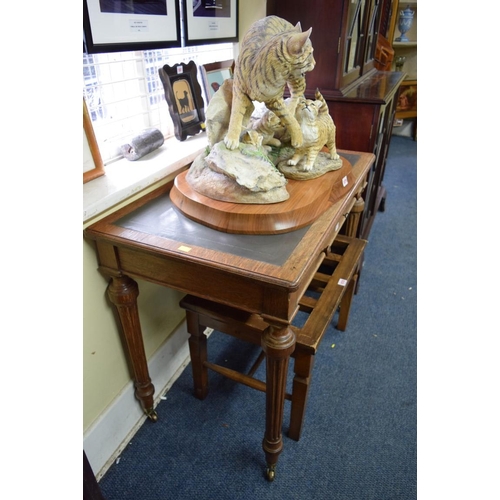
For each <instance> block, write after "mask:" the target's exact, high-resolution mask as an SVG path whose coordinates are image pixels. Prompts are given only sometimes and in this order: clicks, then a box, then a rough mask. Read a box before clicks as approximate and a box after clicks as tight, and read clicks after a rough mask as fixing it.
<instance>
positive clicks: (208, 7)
mask: <svg viewBox="0 0 500 500" xmlns="http://www.w3.org/2000/svg"><path fill="white" fill-rule="evenodd" d="M183 14H184V16H183V22H184V33H185V36H186V45H205V44H209V43H223V42H237V41H238V0H185V1H184V12H183Z"/></svg>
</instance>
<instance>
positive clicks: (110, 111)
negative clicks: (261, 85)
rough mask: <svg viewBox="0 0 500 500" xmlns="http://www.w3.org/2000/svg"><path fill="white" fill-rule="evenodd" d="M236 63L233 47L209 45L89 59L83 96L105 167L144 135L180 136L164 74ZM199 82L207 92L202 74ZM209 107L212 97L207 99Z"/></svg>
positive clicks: (85, 65)
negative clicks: (152, 131) (183, 66)
mask: <svg viewBox="0 0 500 500" xmlns="http://www.w3.org/2000/svg"><path fill="white" fill-rule="evenodd" d="M231 59H233V44H232V43H225V44H215V45H203V46H199V47H184V48H175V49H160V50H146V51H135V52H134V51H132V52H115V53H105V54H83V96H84V98H85V101H86V103H87V107H88V109H89V114H90V116H91V118H92V124H93V127H94V132H95V135H96V138H97V142H98V144H99V150H100V153H101V157H102V159H103V162H104V164H105V165H106V164H109V163H111V162H112V161H114V160H116V159H118V158H120V153H119V148H120V146H121V145H122V144H125V143H126V142H127V141H128V140H130V139H131V138H132V137H134V136H136V135H138V134H139V133H140V132H142V131H143V130H144V129H147V128H157V129H159V130H161V131H162V133H163V135H164V136H165V137H166V138H167V137H170V136H173V135H174V128H173V123H172V120H171V118H170V114H169V111H168V105H167V102H166V100H165V92H164V88H163V84H162V83H161V81H160V77H159V75H158V70H159V69H160V68H161V67H162V66H164V65H165V64H168V65H170V66H173V65H175V64H179V63H181V62H184V63H188V62H189V61H195V63H196V65H197V66H198V67H199V66H200V65H202V64H208V63H211V62H217V61H226V60H231ZM198 81H199V83H200V86H201V87H202V89H203V92H204V88H203V83H202V80H201V74H200V70H199V69H198ZM203 99H204V101H205V106H206V105H207V99H206V96H205V95H203Z"/></svg>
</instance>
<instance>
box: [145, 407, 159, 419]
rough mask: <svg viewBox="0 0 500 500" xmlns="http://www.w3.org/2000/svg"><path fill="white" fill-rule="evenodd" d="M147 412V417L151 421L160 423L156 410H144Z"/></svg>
mask: <svg viewBox="0 0 500 500" xmlns="http://www.w3.org/2000/svg"><path fill="white" fill-rule="evenodd" d="M144 411H145V412H146V415H147V416H148V418H149V420H151V422H158V413H156V410H155V409H153V408H150V409H149V410H144Z"/></svg>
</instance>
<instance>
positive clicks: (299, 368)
mask: <svg viewBox="0 0 500 500" xmlns="http://www.w3.org/2000/svg"><path fill="white" fill-rule="evenodd" d="M313 366H314V355H312V354H310V353H305V352H296V353H295V361H294V369H293V371H294V372H295V376H294V378H293V388H292V408H291V411H290V428H289V430H288V437H289V438H290V439H294V440H295V441H298V440H299V439H300V434H301V433H302V426H303V424H304V417H305V414H306V406H307V397H308V395H309V387H310V385H311V373H312V370H313Z"/></svg>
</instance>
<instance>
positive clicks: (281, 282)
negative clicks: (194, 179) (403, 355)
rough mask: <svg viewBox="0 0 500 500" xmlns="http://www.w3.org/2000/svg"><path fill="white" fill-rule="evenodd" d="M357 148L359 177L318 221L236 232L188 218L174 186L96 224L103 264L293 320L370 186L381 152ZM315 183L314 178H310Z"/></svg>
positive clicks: (92, 230) (112, 271)
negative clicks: (284, 229) (173, 195)
mask: <svg viewBox="0 0 500 500" xmlns="http://www.w3.org/2000/svg"><path fill="white" fill-rule="evenodd" d="M343 153H346V154H349V155H351V156H350V161H351V164H352V179H353V183H352V186H351V190H350V191H349V193H348V194H347V195H346V196H344V197H343V198H341V199H340V200H338V201H337V202H335V203H334V204H333V205H332V206H331V207H330V208H328V209H327V210H326V211H325V212H324V213H323V214H322V215H321V216H319V217H318V218H317V219H316V220H315V222H313V223H312V224H311V225H308V226H306V227H303V228H301V229H298V230H296V231H292V232H289V233H284V234H270V235H253V234H252V235H245V234H228V233H224V232H221V231H217V230H215V229H212V228H210V227H207V226H204V225H202V224H199V223H197V222H195V221H192V220H190V219H188V218H187V217H185V216H184V215H183V214H182V213H181V212H180V211H179V210H178V209H177V208H176V207H175V206H174V205H173V204H172V202H171V200H170V197H169V194H168V193H169V190H170V188H171V184H169V185H166V186H162V187H161V188H159V189H157V190H156V191H153V192H152V193H150V194H148V195H145V196H144V197H143V198H141V199H139V200H137V201H136V202H134V203H132V204H130V205H128V206H126V207H124V208H122V209H121V210H118V211H117V212H115V213H113V214H111V215H109V216H107V217H105V218H103V219H102V220H100V221H98V222H96V223H95V224H93V225H91V226H89V227H88V228H87V229H86V230H85V231H84V234H85V236H86V237H87V238H89V239H92V240H95V242H96V250H97V254H98V260H99V265H100V269H101V270H102V271H104V272H105V274H107V275H116V276H119V275H129V276H131V277H135V278H140V279H146V280H148V281H152V282H155V283H159V284H161V285H165V286H169V287H171V288H175V289H179V290H181V291H185V292H186V293H192V294H195V295H198V296H201V297H205V298H209V299H211V300H215V301H219V302H221V303H225V304H228V305H233V306H235V307H240V308H243V309H245V310H248V311H250V312H256V313H261V314H263V315H264V316H266V315H269V316H270V317H274V318H280V319H283V320H289V319H290V317H291V316H292V315H293V314H294V313H295V308H296V304H295V300H294V299H295V298H297V300H298V297H299V296H300V294H301V292H302V289H303V287H304V286H306V285H307V283H306V282H307V280H308V278H309V277H310V276H311V275H312V274H313V273H314V272H315V270H316V269H317V267H318V266H319V264H320V262H321V261H322V259H323V258H324V255H325V251H326V249H327V248H328V246H329V245H330V244H331V243H332V241H333V239H334V238H335V236H336V235H337V233H338V230H339V229H340V227H341V226H342V224H343V222H344V220H345V215H346V214H347V213H349V211H350V209H351V207H352V205H353V203H354V196H355V195H356V194H357V193H358V192H359V191H360V190H361V189H362V187H363V183H364V181H365V178H366V175H367V173H368V171H369V169H370V167H371V166H372V164H373V162H374V159H375V156H374V155H373V154H371V153H358V152H351V151H344V152H343V151H339V154H341V155H342V154H343ZM305 182H307V181H305Z"/></svg>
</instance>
